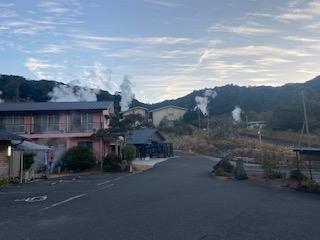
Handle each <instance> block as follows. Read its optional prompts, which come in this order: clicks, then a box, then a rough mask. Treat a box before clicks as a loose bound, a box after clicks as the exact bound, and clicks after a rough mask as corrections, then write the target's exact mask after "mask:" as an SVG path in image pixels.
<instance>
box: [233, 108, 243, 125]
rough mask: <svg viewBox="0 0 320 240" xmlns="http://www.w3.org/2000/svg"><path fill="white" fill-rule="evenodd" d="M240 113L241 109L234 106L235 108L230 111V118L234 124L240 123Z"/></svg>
mask: <svg viewBox="0 0 320 240" xmlns="http://www.w3.org/2000/svg"><path fill="white" fill-rule="evenodd" d="M241 112H242V110H241V108H240V107H239V106H235V108H234V109H233V111H232V118H233V121H234V122H235V123H239V122H241Z"/></svg>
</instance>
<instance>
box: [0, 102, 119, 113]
mask: <svg viewBox="0 0 320 240" xmlns="http://www.w3.org/2000/svg"><path fill="white" fill-rule="evenodd" d="M112 104H113V102H111V101H109V102H27V103H1V104H0V112H35V111H63V110H103V109H108V108H109V107H110V106H112Z"/></svg>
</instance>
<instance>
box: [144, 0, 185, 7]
mask: <svg viewBox="0 0 320 240" xmlns="http://www.w3.org/2000/svg"><path fill="white" fill-rule="evenodd" d="M144 2H145V3H148V4H152V5H157V6H161V7H167V8H178V7H182V6H184V5H182V4H180V3H175V2H173V1H172V0H171V1H164V0H144Z"/></svg>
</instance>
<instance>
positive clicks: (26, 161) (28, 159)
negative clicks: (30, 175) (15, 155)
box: [23, 153, 35, 170]
mask: <svg viewBox="0 0 320 240" xmlns="http://www.w3.org/2000/svg"><path fill="white" fill-rule="evenodd" d="M34 156H35V154H34V153H24V154H23V170H29V169H30V168H31V166H32V164H33V163H34V159H33V158H34Z"/></svg>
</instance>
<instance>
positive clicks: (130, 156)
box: [122, 145, 136, 162]
mask: <svg viewBox="0 0 320 240" xmlns="http://www.w3.org/2000/svg"><path fill="white" fill-rule="evenodd" d="M122 156H123V159H124V160H126V161H127V162H132V161H133V160H134V159H135V157H136V147H135V146H134V145H126V146H124V147H123V148H122Z"/></svg>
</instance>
